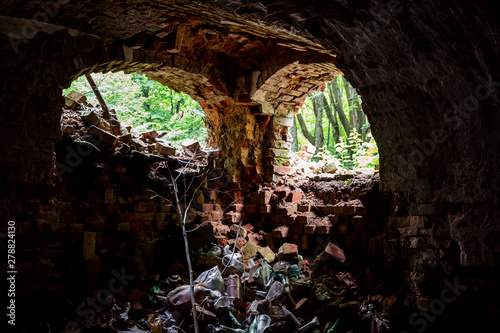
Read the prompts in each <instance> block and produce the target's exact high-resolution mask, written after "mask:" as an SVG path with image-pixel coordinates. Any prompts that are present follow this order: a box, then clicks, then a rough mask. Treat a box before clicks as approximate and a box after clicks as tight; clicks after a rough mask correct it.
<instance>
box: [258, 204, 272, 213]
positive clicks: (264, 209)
mask: <svg viewBox="0 0 500 333" xmlns="http://www.w3.org/2000/svg"><path fill="white" fill-rule="evenodd" d="M272 208H273V207H272V206H271V205H259V213H261V214H269V213H271V211H272Z"/></svg>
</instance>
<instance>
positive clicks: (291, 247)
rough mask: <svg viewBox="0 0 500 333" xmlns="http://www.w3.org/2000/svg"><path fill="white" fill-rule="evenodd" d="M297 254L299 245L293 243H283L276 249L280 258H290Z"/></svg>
mask: <svg viewBox="0 0 500 333" xmlns="http://www.w3.org/2000/svg"><path fill="white" fill-rule="evenodd" d="M298 255H299V247H298V246H297V245H296V244H293V243H285V244H283V245H282V246H281V247H280V248H279V250H278V257H279V258H280V260H291V259H293V258H295V257H296V256H298Z"/></svg>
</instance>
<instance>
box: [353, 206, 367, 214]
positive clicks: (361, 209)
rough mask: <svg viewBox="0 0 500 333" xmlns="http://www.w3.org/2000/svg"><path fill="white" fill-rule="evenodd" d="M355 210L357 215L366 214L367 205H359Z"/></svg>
mask: <svg viewBox="0 0 500 333" xmlns="http://www.w3.org/2000/svg"><path fill="white" fill-rule="evenodd" d="M355 212H356V215H361V216H365V215H366V207H363V206H358V207H356V209H355Z"/></svg>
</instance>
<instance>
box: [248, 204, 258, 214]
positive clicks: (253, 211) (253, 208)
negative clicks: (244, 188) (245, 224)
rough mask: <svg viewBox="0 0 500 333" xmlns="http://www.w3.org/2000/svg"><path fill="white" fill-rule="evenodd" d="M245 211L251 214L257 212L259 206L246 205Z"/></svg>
mask: <svg viewBox="0 0 500 333" xmlns="http://www.w3.org/2000/svg"><path fill="white" fill-rule="evenodd" d="M245 212H247V213H250V214H256V213H257V212H258V206H257V205H251V204H248V205H245Z"/></svg>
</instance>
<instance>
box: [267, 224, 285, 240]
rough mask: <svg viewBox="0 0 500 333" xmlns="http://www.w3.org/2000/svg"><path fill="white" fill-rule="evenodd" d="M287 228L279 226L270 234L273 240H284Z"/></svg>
mask: <svg viewBox="0 0 500 333" xmlns="http://www.w3.org/2000/svg"><path fill="white" fill-rule="evenodd" d="M288 231H289V228H288V227H286V226H281V227H278V228H276V229H274V230H273V231H272V232H271V234H272V236H273V238H286V237H287V236H288Z"/></svg>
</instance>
